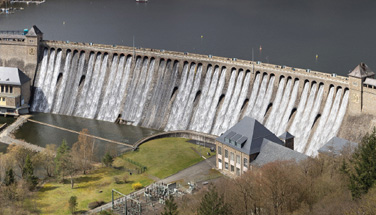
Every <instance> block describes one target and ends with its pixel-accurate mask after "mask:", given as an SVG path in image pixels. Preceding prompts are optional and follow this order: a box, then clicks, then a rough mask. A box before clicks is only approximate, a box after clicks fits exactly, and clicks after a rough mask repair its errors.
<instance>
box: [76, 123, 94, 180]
mask: <svg viewBox="0 0 376 215" xmlns="http://www.w3.org/2000/svg"><path fill="white" fill-rule="evenodd" d="M88 134H89V130H88V129H86V128H85V129H82V131H81V132H80V134H79V135H78V141H77V142H76V143H75V144H73V146H72V150H71V151H72V155H73V158H74V159H73V161H74V164H75V166H76V167H77V169H79V170H82V171H83V173H84V174H86V171H87V170H88V169H90V168H91V161H93V160H94V155H95V151H96V149H95V141H94V139H93V138H92V137H89V136H88Z"/></svg>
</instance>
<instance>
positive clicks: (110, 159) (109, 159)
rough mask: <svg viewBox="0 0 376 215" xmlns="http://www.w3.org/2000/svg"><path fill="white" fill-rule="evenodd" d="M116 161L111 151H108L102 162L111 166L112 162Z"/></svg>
mask: <svg viewBox="0 0 376 215" xmlns="http://www.w3.org/2000/svg"><path fill="white" fill-rule="evenodd" d="M113 161H114V158H113V157H112V156H111V155H110V153H109V152H106V154H105V155H104V156H103V158H102V163H103V164H104V165H105V166H107V167H109V166H111V165H112V162H113Z"/></svg>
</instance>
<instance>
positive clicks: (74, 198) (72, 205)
mask: <svg viewBox="0 0 376 215" xmlns="http://www.w3.org/2000/svg"><path fill="white" fill-rule="evenodd" d="M76 209H77V196H71V197H70V199H69V211H70V212H71V213H72V214H74V212H75V211H76Z"/></svg>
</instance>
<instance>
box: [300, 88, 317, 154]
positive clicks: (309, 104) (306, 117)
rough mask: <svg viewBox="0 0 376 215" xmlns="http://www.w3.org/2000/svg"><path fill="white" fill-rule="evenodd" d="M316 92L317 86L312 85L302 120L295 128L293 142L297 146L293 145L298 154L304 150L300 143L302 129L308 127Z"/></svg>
mask: <svg viewBox="0 0 376 215" xmlns="http://www.w3.org/2000/svg"><path fill="white" fill-rule="evenodd" d="M316 91H317V84H316V83H314V84H313V85H312V88H311V92H310V93H309V97H308V100H307V104H306V106H305V108H304V113H303V116H302V119H301V120H300V122H299V123H298V124H297V126H296V130H295V134H296V135H295V140H296V143H297V144H295V149H296V150H298V151H299V152H302V151H303V148H304V145H303V143H302V142H303V141H302V138H303V135H304V129H305V127H306V126H308V120H309V116H310V114H311V110H312V107H313V103H314V101H315V96H316Z"/></svg>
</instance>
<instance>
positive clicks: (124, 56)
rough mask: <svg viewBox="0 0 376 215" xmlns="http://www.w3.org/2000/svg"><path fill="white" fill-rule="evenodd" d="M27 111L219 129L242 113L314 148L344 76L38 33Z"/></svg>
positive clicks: (338, 115)
mask: <svg viewBox="0 0 376 215" xmlns="http://www.w3.org/2000/svg"><path fill="white" fill-rule="evenodd" d="M41 46H42V48H41V52H42V53H43V54H42V55H41V59H40V62H39V63H38V65H37V72H36V75H35V80H34V87H35V91H34V99H33V103H32V105H31V110H32V111H37V112H49V113H56V114H64V115H73V116H77V117H85V118H92V119H98V120H105V121H112V122H115V121H116V120H117V119H121V120H122V121H125V122H127V123H129V124H132V125H135V126H142V127H147V128H155V129H160V130H166V131H170V130H194V131H199V132H204V133H209V134H214V135H220V134H221V133H223V132H224V131H226V130H227V129H229V128H230V127H231V126H233V125H234V124H236V123H237V122H238V121H239V120H240V119H241V118H242V117H244V116H251V117H253V118H255V119H257V120H258V121H260V122H261V123H263V124H264V125H265V126H266V127H267V128H268V129H270V130H271V131H273V132H274V133H276V134H277V135H280V134H282V133H283V132H285V131H289V132H290V133H292V134H293V135H294V136H295V143H296V146H295V148H296V150H298V151H300V152H305V153H306V154H309V155H314V154H315V153H316V151H317V149H318V148H319V147H321V145H323V144H324V143H326V142H327V141H328V140H329V139H330V138H332V137H333V136H335V135H336V134H337V132H338V130H339V128H340V126H341V123H342V120H343V118H344V116H345V114H346V109H347V105H348V100H349V88H348V81H347V78H346V77H340V76H336V77H335V76H333V75H330V74H325V73H319V72H313V71H310V70H302V69H296V68H291V67H285V66H276V65H272V64H265V63H261V62H250V61H242V60H238V59H228V58H220V57H213V56H204V55H196V54H190V53H178V52H169V51H164V50H151V49H133V48H131V47H114V46H105V45H93V44H81V43H65V42H58V41H43V42H42V43H41Z"/></svg>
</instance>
